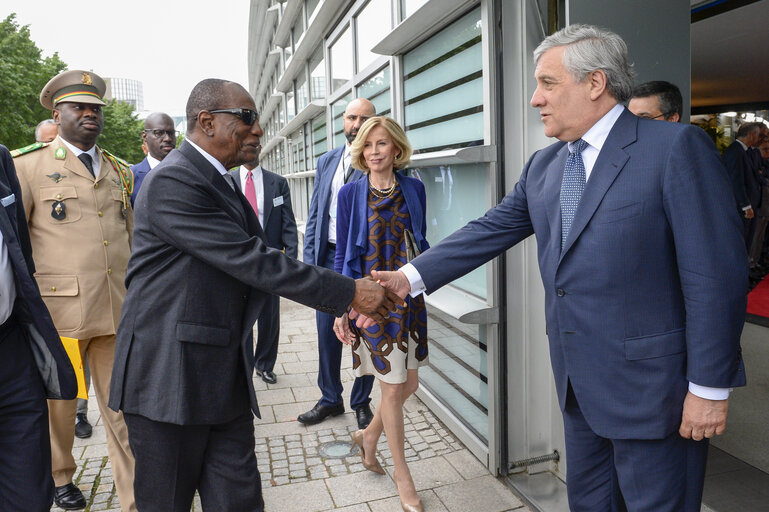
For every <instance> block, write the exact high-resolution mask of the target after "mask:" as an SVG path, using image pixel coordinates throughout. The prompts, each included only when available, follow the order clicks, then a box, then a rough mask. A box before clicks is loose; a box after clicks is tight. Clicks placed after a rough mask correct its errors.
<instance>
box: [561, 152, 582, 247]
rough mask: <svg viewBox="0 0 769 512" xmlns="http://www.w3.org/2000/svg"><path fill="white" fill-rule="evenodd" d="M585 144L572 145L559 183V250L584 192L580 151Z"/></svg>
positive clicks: (564, 243) (564, 241)
mask: <svg viewBox="0 0 769 512" xmlns="http://www.w3.org/2000/svg"><path fill="white" fill-rule="evenodd" d="M585 147H587V142H585V141H584V140H582V139H579V140H577V141H575V142H574V143H573V144H572V151H571V152H570V153H569V158H567V159H566V167H565V168H564V170H563V181H562V183H561V249H563V246H564V245H566V237H568V236H569V231H571V224H572V222H574V212H576V211H577V206H579V201H580V199H582V192H583V191H584V190H585V181H586V180H585V163H584V162H583V161H582V150H584V149H585Z"/></svg>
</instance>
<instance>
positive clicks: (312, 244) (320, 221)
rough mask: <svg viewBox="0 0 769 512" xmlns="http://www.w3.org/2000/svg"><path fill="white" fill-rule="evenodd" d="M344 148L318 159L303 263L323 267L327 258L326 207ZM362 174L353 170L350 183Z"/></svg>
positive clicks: (334, 150)
mask: <svg viewBox="0 0 769 512" xmlns="http://www.w3.org/2000/svg"><path fill="white" fill-rule="evenodd" d="M343 152H344V146H341V147H338V148H334V149H332V150H331V151H329V152H328V153H326V154H324V155H323V156H321V157H320V158H319V159H318V170H317V171H316V173H315V186H314V187H313V189H312V199H311V200H310V210H309V212H307V224H306V226H305V232H304V260H303V261H304V262H306V263H312V264H313V265H321V266H322V265H324V264H325V261H326V257H327V256H328V254H327V252H326V251H328V207H329V204H331V182H332V181H334V174H335V173H336V168H337V167H338V166H339V160H340V159H341V158H342V153H343ZM362 177H363V173H362V172H361V171H359V170H358V169H355V170H354V171H353V173H352V176H351V177H350V181H357V180H359V179H361V178H362Z"/></svg>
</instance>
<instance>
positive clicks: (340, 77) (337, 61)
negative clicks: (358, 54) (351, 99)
mask: <svg viewBox="0 0 769 512" xmlns="http://www.w3.org/2000/svg"><path fill="white" fill-rule="evenodd" d="M350 79H352V35H351V34H350V27H349V26H348V27H347V28H346V29H344V32H342V34H341V35H340V36H339V37H338V38H337V40H336V42H334V44H333V45H332V46H331V90H332V91H336V90H337V89H339V88H340V87H342V86H343V85H344V84H345V83H347V81H348V80H350Z"/></svg>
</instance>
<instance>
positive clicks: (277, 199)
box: [272, 196, 283, 206]
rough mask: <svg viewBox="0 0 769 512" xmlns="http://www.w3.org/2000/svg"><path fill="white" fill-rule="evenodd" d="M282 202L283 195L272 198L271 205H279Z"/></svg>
mask: <svg viewBox="0 0 769 512" xmlns="http://www.w3.org/2000/svg"><path fill="white" fill-rule="evenodd" d="M282 204H283V196H278V197H276V198H274V199H273V200H272V206H280V205H282Z"/></svg>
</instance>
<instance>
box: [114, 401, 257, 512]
mask: <svg viewBox="0 0 769 512" xmlns="http://www.w3.org/2000/svg"><path fill="white" fill-rule="evenodd" d="M124 417H125V422H126V425H127V426H128V440H129V443H130V444H131V450H132V451H133V453H134V457H135V459H136V477H135V478H134V494H135V496H136V507H137V508H138V510H140V511H141V512H189V510H190V508H192V499H193V496H194V494H195V491H196V490H197V491H198V494H199V495H200V503H201V505H202V507H203V510H204V511H211V512H262V511H263V510H264V501H263V500H262V483H261V478H260V476H259V470H258V469H257V466H256V456H255V455H254V423H253V416H252V415H251V413H250V411H249V412H248V413H244V414H242V415H240V416H239V417H237V418H236V419H234V420H232V421H230V422H228V423H223V424H219V425H174V424H171V423H163V422H159V421H153V420H150V419H148V418H145V417H144V416H139V415H137V414H124Z"/></svg>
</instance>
